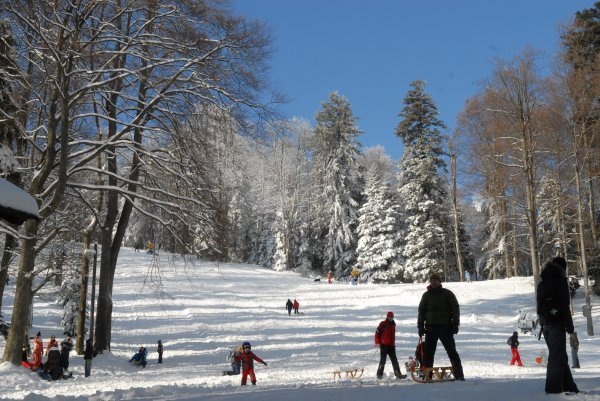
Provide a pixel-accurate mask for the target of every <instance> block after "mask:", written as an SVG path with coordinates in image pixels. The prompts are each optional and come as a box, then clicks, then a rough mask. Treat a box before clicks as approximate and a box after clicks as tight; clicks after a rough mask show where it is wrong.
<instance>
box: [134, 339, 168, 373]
mask: <svg viewBox="0 0 600 401" xmlns="http://www.w3.org/2000/svg"><path fill="white" fill-rule="evenodd" d="M156 352H157V353H158V361H157V362H156V363H157V364H162V363H163V343H162V340H158V344H157V346H156ZM129 363H131V364H132V365H135V366H141V367H142V368H145V367H146V365H147V364H148V349H147V348H146V347H144V346H141V347H140V348H139V349H138V351H137V352H136V353H135V354H133V356H132V357H131V359H130V360H129Z"/></svg>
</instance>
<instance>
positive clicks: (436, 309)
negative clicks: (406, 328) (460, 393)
mask: <svg viewBox="0 0 600 401" xmlns="http://www.w3.org/2000/svg"><path fill="white" fill-rule="evenodd" d="M459 324H460V307H459V305H458V301H457V300H456V296H455V295H454V293H453V292H452V291H450V290H449V289H447V288H443V287H442V280H441V277H440V275H439V274H437V273H434V274H432V275H431V276H430V277H429V285H428V286H427V291H425V293H424V294H423V296H422V297H421V302H420V303H419V316H418V318H417V327H418V329H419V337H423V335H425V341H424V342H425V349H426V350H427V352H425V358H424V361H423V365H424V367H426V368H432V367H433V362H434V357H435V350H436V348H437V342H438V340H440V341H441V342H442V345H443V346H444V349H445V350H446V352H447V353H448V358H449V359H450V363H451V364H452V369H453V370H454V377H455V378H456V379H457V380H461V381H462V380H465V376H464V373H463V368H462V362H461V360H460V356H459V355H458V352H456V343H455V342H454V335H455V334H457V333H458V326H459Z"/></svg>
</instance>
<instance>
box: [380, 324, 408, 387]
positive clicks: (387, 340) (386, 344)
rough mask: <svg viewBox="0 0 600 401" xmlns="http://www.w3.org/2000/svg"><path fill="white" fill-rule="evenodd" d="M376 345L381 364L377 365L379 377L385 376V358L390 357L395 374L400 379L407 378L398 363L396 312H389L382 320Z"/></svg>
mask: <svg viewBox="0 0 600 401" xmlns="http://www.w3.org/2000/svg"><path fill="white" fill-rule="evenodd" d="M375 346H376V347H379V366H378V367H377V379H380V380H381V379H382V378H383V369H384V368H385V360H386V359H387V357H388V356H389V357H390V361H391V362H392V367H393V368H394V375H395V376H396V378H398V379H405V378H406V375H403V374H402V372H401V371H400V366H399V365H398V358H397V357H396V322H394V312H388V313H387V315H386V318H385V320H382V321H381V322H380V323H379V326H377V330H375Z"/></svg>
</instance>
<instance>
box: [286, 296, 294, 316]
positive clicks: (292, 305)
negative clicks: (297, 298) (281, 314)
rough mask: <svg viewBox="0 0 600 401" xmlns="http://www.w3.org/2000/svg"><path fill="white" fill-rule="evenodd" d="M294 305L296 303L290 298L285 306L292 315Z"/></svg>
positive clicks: (289, 314)
mask: <svg viewBox="0 0 600 401" xmlns="http://www.w3.org/2000/svg"><path fill="white" fill-rule="evenodd" d="M293 307H294V304H293V303H292V300H291V299H289V298H288V300H287V302H286V303H285V308H286V309H287V311H288V316H292V308H293Z"/></svg>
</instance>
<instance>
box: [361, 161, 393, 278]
mask: <svg viewBox="0 0 600 401" xmlns="http://www.w3.org/2000/svg"><path fill="white" fill-rule="evenodd" d="M364 197H365V198H366V202H365V203H364V204H363V206H362V207H361V208H360V210H359V211H358V215H359V218H358V221H359V223H358V228H357V235H358V245H357V247H356V254H357V262H358V265H359V266H360V271H361V279H362V280H367V281H370V282H386V283H393V282H398V281H402V278H403V277H402V273H403V271H402V265H401V264H400V263H399V259H400V246H399V242H400V234H399V218H400V213H399V210H398V209H399V205H398V202H397V201H396V200H395V199H393V197H392V192H391V188H390V184H389V183H388V182H386V181H384V180H382V177H381V172H379V171H375V170H371V171H369V172H368V174H367V182H366V188H365V191H364Z"/></svg>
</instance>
